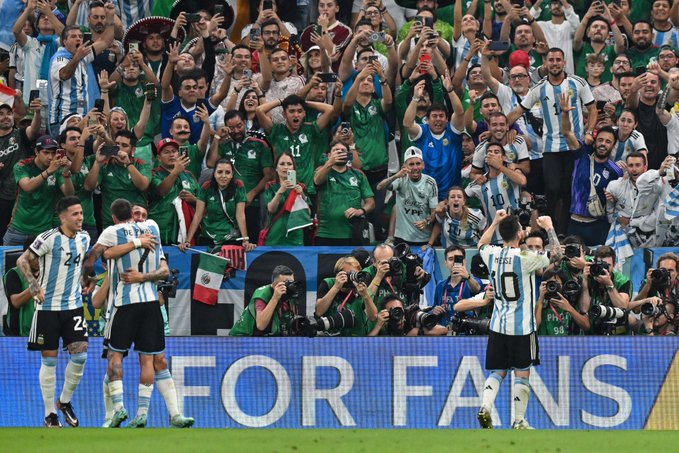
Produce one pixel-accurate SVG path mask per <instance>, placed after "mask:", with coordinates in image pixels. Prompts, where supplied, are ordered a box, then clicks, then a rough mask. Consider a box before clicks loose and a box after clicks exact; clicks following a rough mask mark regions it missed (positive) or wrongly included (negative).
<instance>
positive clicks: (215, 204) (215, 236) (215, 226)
mask: <svg viewBox="0 0 679 453" xmlns="http://www.w3.org/2000/svg"><path fill="white" fill-rule="evenodd" d="M235 184H236V193H235V194H234V196H233V197H231V198H229V199H228V200H224V207H223V208H222V201H221V197H220V196H219V188H217V187H213V186H212V181H208V182H206V183H205V184H203V187H202V188H201V190H200V192H199V194H198V199H199V200H200V201H202V202H203V203H205V214H204V216H203V234H202V236H203V237H204V238H210V239H211V240H212V241H214V243H215V245H218V244H222V243H224V242H226V241H230V240H233V239H236V238H238V237H240V230H239V229H238V221H237V220H236V205H237V204H238V203H246V202H247V194H246V193H245V187H244V186H243V182H242V181H240V180H235ZM225 210H226V214H225V213H224V211H225Z"/></svg>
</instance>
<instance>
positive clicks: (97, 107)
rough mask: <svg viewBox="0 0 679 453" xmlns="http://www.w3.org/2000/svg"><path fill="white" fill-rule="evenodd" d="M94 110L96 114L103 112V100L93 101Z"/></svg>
mask: <svg viewBox="0 0 679 453" xmlns="http://www.w3.org/2000/svg"><path fill="white" fill-rule="evenodd" d="M94 110H96V111H97V112H103V111H104V100H103V99H96V100H95V101H94Z"/></svg>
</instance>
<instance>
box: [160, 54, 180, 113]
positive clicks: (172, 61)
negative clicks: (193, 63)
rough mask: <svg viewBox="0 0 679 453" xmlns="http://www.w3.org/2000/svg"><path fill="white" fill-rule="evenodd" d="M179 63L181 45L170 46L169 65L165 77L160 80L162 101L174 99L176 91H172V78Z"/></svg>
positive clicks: (164, 73) (164, 72)
mask: <svg viewBox="0 0 679 453" xmlns="http://www.w3.org/2000/svg"><path fill="white" fill-rule="evenodd" d="M178 61H179V43H178V42H175V43H173V44H170V50H169V52H168V55H167V64H166V65H165V69H164V70H163V76H162V77H161V79H160V90H161V101H162V102H165V103H167V102H170V101H172V99H174V90H173V89H172V76H173V75H174V71H175V67H176V65H177V62H178Z"/></svg>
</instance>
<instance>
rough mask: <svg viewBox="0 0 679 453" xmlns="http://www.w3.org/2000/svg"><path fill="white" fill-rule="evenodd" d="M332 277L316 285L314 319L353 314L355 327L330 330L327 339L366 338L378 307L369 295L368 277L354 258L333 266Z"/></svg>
mask: <svg viewBox="0 0 679 453" xmlns="http://www.w3.org/2000/svg"><path fill="white" fill-rule="evenodd" d="M334 270H335V277H331V278H324V279H323V280H322V281H321V283H320V284H319V285H318V293H317V296H318V299H317V300H316V311H315V313H314V314H315V315H316V316H317V317H319V316H331V315H333V314H335V313H339V312H341V311H343V310H349V311H351V312H352V313H353V314H354V317H353V318H354V324H353V325H345V326H343V327H341V328H335V329H331V330H330V331H329V333H330V335H341V336H354V337H355V336H365V335H366V334H367V333H368V321H369V320H370V321H375V320H376V319H377V307H376V306H375V303H374V302H373V298H372V295H371V293H370V291H368V284H369V283H370V280H371V275H370V274H369V273H367V272H365V271H362V270H361V264H360V263H359V262H358V260H357V259H356V258H354V257H353V256H345V257H342V258H340V259H338V260H337V262H336V263H335V269H334Z"/></svg>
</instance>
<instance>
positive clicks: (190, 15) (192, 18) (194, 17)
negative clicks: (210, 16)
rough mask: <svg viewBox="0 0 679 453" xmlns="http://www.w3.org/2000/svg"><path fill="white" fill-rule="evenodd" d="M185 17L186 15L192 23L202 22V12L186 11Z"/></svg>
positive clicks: (187, 19) (187, 20)
mask: <svg viewBox="0 0 679 453" xmlns="http://www.w3.org/2000/svg"><path fill="white" fill-rule="evenodd" d="M184 17H186V22H188V23H190V24H193V23H196V22H200V13H186V14H184Z"/></svg>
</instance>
